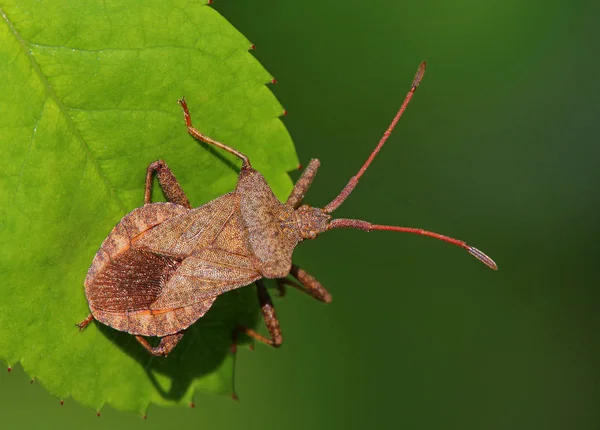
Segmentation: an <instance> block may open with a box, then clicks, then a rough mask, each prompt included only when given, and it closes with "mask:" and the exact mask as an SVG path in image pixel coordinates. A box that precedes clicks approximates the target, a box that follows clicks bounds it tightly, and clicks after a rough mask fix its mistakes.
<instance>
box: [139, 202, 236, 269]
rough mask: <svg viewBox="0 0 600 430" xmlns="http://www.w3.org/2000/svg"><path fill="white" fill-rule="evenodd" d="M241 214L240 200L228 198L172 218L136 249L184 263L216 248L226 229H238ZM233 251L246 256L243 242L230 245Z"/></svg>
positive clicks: (147, 234) (157, 228)
mask: <svg viewBox="0 0 600 430" xmlns="http://www.w3.org/2000/svg"><path fill="white" fill-rule="evenodd" d="M238 212H239V198H238V196H237V195H236V194H235V193H229V194H225V195H223V196H221V197H218V198H216V199H214V200H212V201H210V202H208V203H206V204H204V205H202V206H200V207H197V208H195V209H192V210H190V211H187V212H186V213H184V214H182V215H179V216H176V217H173V218H170V219H168V220H166V221H164V222H163V223H161V224H159V225H157V226H156V227H154V228H153V229H152V230H149V231H147V232H145V233H144V234H143V235H141V236H139V237H137V238H136V239H134V240H133V241H132V247H134V248H141V249H147V250H149V251H151V252H155V253H157V254H161V255H169V256H173V257H176V258H179V259H182V260H183V259H184V258H186V257H189V256H190V255H192V253H193V252H195V251H196V250H198V249H203V248H206V247H208V246H212V245H213V244H214V242H215V241H216V240H218V238H219V236H221V235H222V233H223V231H224V229H226V228H228V229H231V228H236V226H235V225H232V222H231V221H232V218H235V214H236V213H238ZM229 245H230V247H232V248H233V249H232V250H233V251H236V252H242V253H243V252H244V251H245V250H247V246H245V245H244V244H243V243H241V242H240V241H239V240H238V241H236V243H231V244H229Z"/></svg>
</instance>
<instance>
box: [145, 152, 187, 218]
mask: <svg viewBox="0 0 600 430" xmlns="http://www.w3.org/2000/svg"><path fill="white" fill-rule="evenodd" d="M154 175H156V177H157V178H158V183H159V184H160V187H161V188H162V189H163V191H164V192H165V195H166V196H167V199H168V200H169V201H170V202H172V203H176V204H178V205H181V206H185V207H186V208H188V209H190V208H191V207H192V206H191V205H190V201H189V200H188V198H187V196H186V195H185V193H184V192H183V188H181V185H179V182H177V178H175V175H174V174H173V172H172V171H171V169H169V166H167V163H165V162H164V161H163V160H157V161H155V162H154V163H151V164H150V165H149V166H148V169H147V170H146V191H145V193H144V204H148V203H150V199H151V198H152V180H153V179H154Z"/></svg>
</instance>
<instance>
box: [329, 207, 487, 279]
mask: <svg viewBox="0 0 600 430" xmlns="http://www.w3.org/2000/svg"><path fill="white" fill-rule="evenodd" d="M327 228H328V229H333V228H357V229H359V230H364V231H373V230H386V231H397V232H400V233H414V234H420V235H422V236H429V237H433V238H435V239H439V240H443V241H444V242H448V243H451V244H453V245H456V246H460V247H461V248H464V249H466V250H467V251H469V254H471V255H472V256H473V257H475V258H477V259H478V260H479V261H481V262H482V263H483V264H485V265H486V266H488V267H489V268H490V269H494V270H498V266H497V265H496V263H495V262H494V260H492V259H491V258H490V257H488V256H487V255H485V254H484V253H483V252H481V251H480V250H478V249H477V248H475V247H473V246H469V245H467V244H466V243H465V242H463V241H462V240H458V239H454V238H452V237H448V236H444V235H442V234H439V233H434V232H431V231H427V230H422V229H420V228H411V227H397V226H393V225H377V224H371V223H370V222H367V221H362V220H359V219H342V218H339V219H334V220H332V221H331V222H330V223H329V225H328V227H327Z"/></svg>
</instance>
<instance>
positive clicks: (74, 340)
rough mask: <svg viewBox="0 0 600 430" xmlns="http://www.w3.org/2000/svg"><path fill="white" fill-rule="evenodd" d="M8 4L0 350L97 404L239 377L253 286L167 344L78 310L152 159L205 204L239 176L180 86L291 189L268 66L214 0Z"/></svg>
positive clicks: (176, 396)
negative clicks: (94, 264) (141, 340)
mask: <svg viewBox="0 0 600 430" xmlns="http://www.w3.org/2000/svg"><path fill="white" fill-rule="evenodd" d="M0 13H1V15H2V21H1V22H0V112H1V113H2V114H1V115H0V145H1V149H2V157H0V198H1V200H2V203H1V205H0V294H1V297H2V308H1V311H0V357H1V358H3V359H5V360H6V361H7V363H8V365H10V366H12V365H14V364H15V363H17V362H20V363H21V364H22V366H23V368H24V369H25V371H26V372H27V373H28V374H29V375H30V376H31V377H34V378H36V380H39V381H40V382H41V383H42V384H44V385H45V386H46V387H47V388H48V390H49V391H50V392H51V393H53V394H54V395H56V396H58V397H60V398H67V397H68V396H72V397H73V398H74V399H76V400H77V401H79V402H81V403H83V404H85V405H89V406H90V407H92V408H95V409H98V410H99V409H100V408H101V407H102V406H103V405H104V404H105V403H110V404H111V405H112V406H114V407H116V408H118V409H126V410H133V411H137V412H139V413H142V414H143V413H144V412H145V411H146V409H147V407H148V405H149V403H156V404H162V405H171V404H185V405H187V404H189V403H190V402H192V401H193V395H194V392H195V391H196V390H203V391H208V392H213V393H231V392H232V384H233V373H232V372H233V357H232V356H231V354H230V353H229V346H230V343H231V333H232V329H233V327H234V326H235V324H237V323H245V324H249V325H255V324H256V323H257V320H258V319H257V315H258V314H257V312H258V309H257V308H258V306H257V301H256V297H255V292H254V291H253V289H252V288H243V289H240V290H237V291H234V292H231V293H228V294H225V295H223V296H222V297H220V298H219V299H218V300H217V301H216V303H215V305H214V307H213V309H211V311H209V313H208V314H207V315H206V316H205V317H204V318H201V319H200V320H199V321H198V322H197V323H196V324H194V326H193V328H192V329H190V330H189V331H188V332H187V333H186V335H185V336H184V338H183V340H182V342H181V343H180V344H179V345H178V346H177V347H176V348H175V350H174V351H173V353H172V354H171V355H170V356H169V357H168V358H166V359H165V358H155V357H151V356H149V355H148V354H147V353H146V351H145V350H143V349H142V348H141V347H140V346H139V345H138V344H137V342H136V341H135V339H134V338H133V336H131V335H128V334H126V333H121V332H116V331H114V330H112V329H110V328H108V327H105V326H102V325H100V324H91V325H90V326H89V327H88V328H87V329H85V330H84V331H83V332H79V331H78V330H77V328H76V327H75V324H76V323H77V322H79V321H81V320H82V319H84V318H85V317H86V316H87V314H88V313H89V309H88V307H87V302H86V299H85V295H84V289H83V280H84V278H85V275H86V272H87V269H88V267H89V265H90V264H91V261H92V259H93V257H94V255H95V253H96V251H97V249H98V248H99V246H100V244H101V242H102V241H103V240H104V238H105V237H106V236H107V235H108V233H109V232H110V231H111V229H112V227H113V226H114V225H115V224H116V223H117V222H118V221H119V220H120V219H121V218H122V217H123V216H124V215H125V214H126V213H128V212H129V211H131V210H133V209H134V208H136V207H139V206H141V205H142V204H143V194H144V191H143V187H144V179H145V171H146V167H147V165H148V164H149V163H151V162H152V161H154V160H156V159H159V158H161V159H163V160H165V161H166V162H167V164H168V165H169V166H170V167H171V169H172V170H173V171H174V173H175V175H176V176H177V178H178V179H179V181H180V183H181V184H182V186H183V188H184V190H185V191H186V193H187V194H188V197H189V199H190V201H191V202H192V205H195V206H198V205H201V204H203V203H205V202H207V201H209V200H210V199H213V198H215V197H217V196H219V195H221V194H223V193H225V192H228V191H230V190H232V189H233V187H234V186H235V182H236V178H237V169H238V168H239V165H240V163H239V160H237V159H235V158H233V157H231V156H230V155H229V154H225V153H223V152H222V151H217V150H213V149H211V148H208V147H207V146H206V145H204V144H200V143H198V142H197V141H195V140H194V139H193V138H191V137H190V136H189V135H188V134H187V131H186V128H185V125H184V122H183V116H182V112H181V109H180V107H179V105H178V104H177V102H176V101H177V99H178V98H180V97H181V96H186V99H187V102H188V106H189V107H190V111H191V114H192V119H193V121H194V125H195V126H196V127H197V128H199V129H200V130H201V131H203V132H204V133H206V134H208V135H209V136H212V137H214V138H215V139H217V140H220V141H222V142H225V143H228V144H230V145H232V146H233V147H235V148H236V149H238V150H239V151H241V152H243V153H245V154H247V155H248V156H249V157H250V159H251V161H252V163H253V166H254V167H255V168H257V169H258V170H260V171H261V172H262V173H263V174H264V176H265V177H266V178H267V180H268V181H269V183H270V185H271V186H272V187H273V190H274V192H275V194H276V195H277V196H278V197H279V198H281V199H282V198H284V197H285V196H286V193H288V192H289V191H290V189H291V181H290V179H289V177H288V175H287V174H286V172H287V171H290V170H292V169H293V168H295V166H297V164H298V162H297V158H296V154H295V151H294V148H293V145H292V142H291V139H290V137H289V135H288V133H287V131H286V129H285V127H284V126H283V124H282V123H281V121H280V120H279V118H278V116H280V115H281V114H282V113H283V109H282V107H281V106H280V105H279V103H278V102H277V101H276V99H275V98H274V96H273V95H272V93H271V92H270V91H269V90H268V88H267V87H266V86H265V84H266V83H268V82H269V81H270V80H271V76H270V75H269V74H268V73H267V72H266V71H265V70H264V69H263V68H262V66H260V64H259V63H258V62H257V61H256V60H255V59H254V57H253V56H252V55H251V54H250V53H248V50H249V48H250V46H251V44H250V42H249V41H248V40H247V39H246V38H245V37H244V36H243V35H241V34H240V33H239V32H238V31H237V30H235V28H234V27H232V26H231V25H230V24H229V23H228V22H227V21H226V20H225V19H224V18H223V17H221V16H220V15H219V14H218V13H217V12H216V11H214V10H213V9H212V8H211V7H209V6H207V5H206V4H205V2H195V1H188V0H186V1H177V0H172V1H168V0H159V1H147V0H144V1H142V0H138V1H122V2H105V1H99V0H95V1H87V2H83V3H79V2H75V3H74V2H69V1H66V0H60V1H57V0H53V1H38V0H18V1H1V2H0ZM155 194H159V193H155ZM155 197H156V195H155ZM158 197H161V196H158Z"/></svg>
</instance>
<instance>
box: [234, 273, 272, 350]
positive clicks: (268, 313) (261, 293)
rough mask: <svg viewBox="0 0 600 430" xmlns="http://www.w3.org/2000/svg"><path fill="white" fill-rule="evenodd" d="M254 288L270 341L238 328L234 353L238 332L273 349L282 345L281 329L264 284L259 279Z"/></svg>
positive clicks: (245, 329) (254, 332)
mask: <svg viewBox="0 0 600 430" xmlns="http://www.w3.org/2000/svg"><path fill="white" fill-rule="evenodd" d="M256 288H257V293H258V301H259V303H260V310H261V312H262V315H263V318H264V320H265V324H266V326H267V330H268V331H269V336H270V339H268V338H266V337H264V336H263V335H261V334H259V333H258V332H256V331H255V330H253V329H251V328H248V327H243V326H238V327H237V328H236V329H235V332H234V336H233V337H234V345H233V350H234V352H235V339H236V337H237V336H236V335H237V333H238V332H241V333H245V334H246V335H248V336H250V337H251V338H252V339H255V340H258V341H259V342H262V343H265V344H267V345H271V346H274V347H275V348H277V347H279V346H281V344H282V343H283V336H282V335H281V328H280V327H279V320H278V319H277V314H276V313H275V307H274V306H273V302H272V301H271V297H270V296H269V293H268V292H267V288H266V287H265V284H264V282H263V281H262V280H261V279H259V280H258V281H256Z"/></svg>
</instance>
